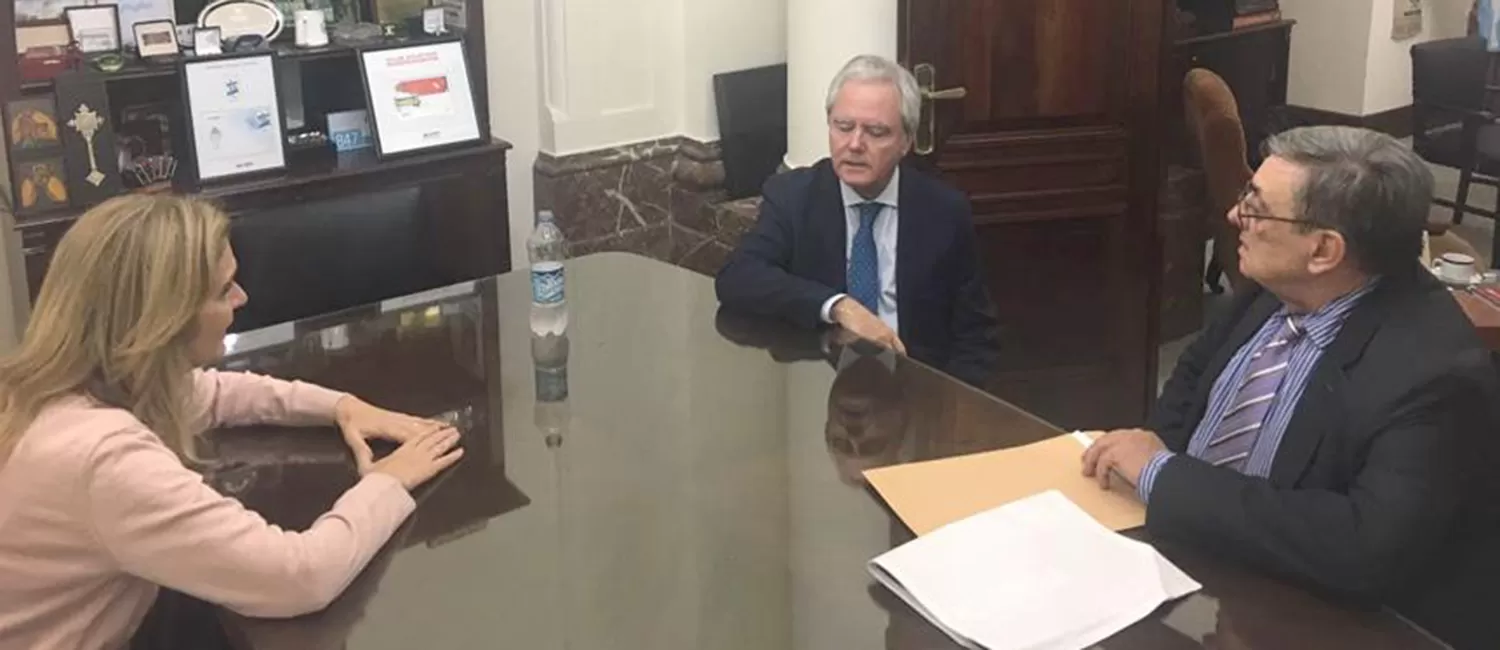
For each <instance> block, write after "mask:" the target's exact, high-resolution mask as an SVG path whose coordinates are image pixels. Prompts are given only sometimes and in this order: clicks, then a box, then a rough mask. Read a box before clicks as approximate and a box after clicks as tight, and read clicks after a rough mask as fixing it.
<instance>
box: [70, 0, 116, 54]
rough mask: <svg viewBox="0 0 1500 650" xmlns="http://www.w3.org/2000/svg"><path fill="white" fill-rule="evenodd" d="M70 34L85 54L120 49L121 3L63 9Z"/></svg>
mask: <svg viewBox="0 0 1500 650" xmlns="http://www.w3.org/2000/svg"><path fill="white" fill-rule="evenodd" d="M63 17H64V18H66V19H67V21H68V35H69V36H70V37H71V38H72V39H73V42H74V43H77V44H78V51H79V52H83V53H84V54H100V53H103V52H119V51H120V7H119V5H93V6H88V7H68V8H67V9H64V10H63Z"/></svg>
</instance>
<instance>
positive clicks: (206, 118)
mask: <svg viewBox="0 0 1500 650" xmlns="http://www.w3.org/2000/svg"><path fill="white" fill-rule="evenodd" d="M200 33H201V30H200ZM178 72H179V74H178V76H179V77H180V79H181V81H182V97H183V103H184V106H185V108H186V116H187V119H186V120H185V122H186V125H187V150H186V151H185V152H184V153H185V154H186V157H187V158H190V159H191V160H192V164H191V165H190V166H188V167H187V169H188V170H189V172H190V173H189V174H188V175H186V176H187V178H188V179H190V180H191V181H192V182H194V183H198V184H201V183H207V182H219V181H225V180H229V179H234V178H240V177H245V176H253V175H261V174H267V173H272V172H276V171H281V170H284V169H286V167H287V156H286V128H285V120H284V118H283V117H282V107H281V97H280V94H279V93H278V90H277V89H278V83H279V81H280V79H279V76H278V75H279V73H278V71H277V69H276V55H275V53H274V52H272V51H269V50H261V51H255V52H245V53H234V54H220V55H214V56H206V57H205V56H199V57H194V58H191V59H183V60H182V62H181V63H180V64H179V71H178ZM180 176H181V175H180Z"/></svg>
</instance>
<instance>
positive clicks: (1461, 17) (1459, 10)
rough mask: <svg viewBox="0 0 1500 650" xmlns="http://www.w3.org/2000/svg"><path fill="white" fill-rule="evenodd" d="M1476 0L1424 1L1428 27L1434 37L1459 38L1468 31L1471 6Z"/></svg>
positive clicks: (1423, 5)
mask: <svg viewBox="0 0 1500 650" xmlns="http://www.w3.org/2000/svg"><path fill="white" fill-rule="evenodd" d="M1473 6H1474V0H1426V1H1425V2H1423V3H1422V7H1423V11H1424V12H1426V14H1427V25H1428V29H1429V30H1431V32H1432V37H1433V38H1458V37H1460V36H1463V35H1465V34H1467V33H1468V30H1469V8H1470V7H1473Z"/></svg>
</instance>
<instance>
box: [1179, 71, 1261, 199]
mask: <svg viewBox="0 0 1500 650" xmlns="http://www.w3.org/2000/svg"><path fill="white" fill-rule="evenodd" d="M1182 83H1183V88H1182V98H1183V114H1184V116H1185V117H1186V118H1187V120H1186V121H1187V126H1188V130H1189V131H1190V132H1191V134H1192V136H1193V141H1194V142H1196V143H1197V145H1198V156H1199V160H1200V161H1201V162H1202V164H1203V173H1204V176H1206V177H1207V180H1208V198H1209V202H1210V206H1211V208H1212V209H1213V215H1214V216H1222V215H1224V214H1225V213H1227V212H1229V208H1231V207H1233V206H1234V204H1235V201H1237V200H1238V199H1239V196H1240V191H1241V190H1243V189H1244V188H1245V184H1246V183H1248V182H1250V177H1251V176H1252V175H1253V174H1254V172H1253V171H1252V170H1251V169H1250V165H1249V163H1248V162H1247V160H1248V158H1247V156H1246V155H1245V154H1246V151H1245V127H1244V124H1243V123H1242V122H1241V121H1240V109H1239V104H1238V103H1237V102H1235V100H1234V92H1233V91H1231V90H1230V89H1229V84H1228V83H1225V81H1224V78H1223V77H1220V76H1219V75H1217V74H1214V73H1213V72H1212V71H1210V70H1206V69H1203V68H1194V69H1192V70H1189V71H1188V73H1187V76H1186V77H1185V78H1184V79H1183V82H1182Z"/></svg>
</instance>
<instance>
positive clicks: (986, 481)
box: [864, 434, 1146, 535]
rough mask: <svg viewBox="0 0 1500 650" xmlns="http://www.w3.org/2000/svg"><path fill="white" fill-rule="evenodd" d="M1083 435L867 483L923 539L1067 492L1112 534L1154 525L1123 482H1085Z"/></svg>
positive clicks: (883, 474) (882, 473) (871, 474)
mask: <svg viewBox="0 0 1500 650" xmlns="http://www.w3.org/2000/svg"><path fill="white" fill-rule="evenodd" d="M1082 436H1083V434H1064V435H1060V436H1057V437H1054V438H1049V439H1047V440H1043V441H1041V442H1036V443H1032V444H1029V445H1025V446H1022V447H1012V448H1010V449H1001V450H998V451H988V452H983V453H978V454H970V455H967V456H955V457H953V458H944V459H940V460H930V461H923V462H919V463H908V464H905V465H895V466H892V467H882V468H878V469H872V470H867V471H865V473H864V474H865V478H866V479H867V480H869V482H870V485H871V486H872V487H874V488H875V491H877V492H879V493H880V496H881V497H882V498H884V499H885V502H886V503H887V504H889V505H890V507H891V509H892V510H894V511H895V512H896V515H897V516H899V517H901V521H902V522H905V523H906V525H907V527H909V528H911V530H912V532H914V533H916V534H917V535H926V534H927V533H929V532H931V531H933V530H936V529H938V528H940V527H942V526H943V525H945V524H949V523H952V522H955V521H958V520H960V519H963V518H965V517H969V516H970V515H974V514H978V513H981V512H984V511H986V510H989V509H991V508H995V507H997V506H1001V505H1005V504H1007V503H1010V502H1012V501H1016V500H1019V499H1024V498H1026V497H1029V496H1032V495H1036V494H1041V493H1043V492H1046V491H1048V490H1057V491H1059V492H1062V493H1063V496H1066V497H1067V498H1068V499H1069V500H1071V501H1072V502H1073V503H1075V504H1077V505H1078V507H1080V508H1082V509H1083V511H1084V512H1087V513H1088V514H1089V515H1090V516H1092V517H1093V518H1094V519H1096V520H1098V521H1099V523H1101V524H1103V525H1104V526H1105V527H1107V528H1109V529H1110V530H1115V531H1121V530H1126V529H1130V528H1137V527H1139V526H1141V525H1144V524H1145V523H1146V506H1144V505H1142V504H1141V502H1140V500H1139V499H1138V498H1136V496H1135V489H1134V488H1133V487H1131V486H1130V485H1129V484H1128V483H1126V482H1125V481H1124V480H1123V479H1121V478H1120V477H1119V476H1113V477H1111V480H1110V486H1111V488H1110V489H1108V490H1104V489H1100V487H1099V483H1098V482H1097V481H1096V480H1094V479H1092V478H1089V477H1086V476H1084V475H1083V471H1082V467H1083V463H1082V460H1081V459H1082V458H1083V450H1084V445H1083V443H1082V442H1081V440H1080V438H1081V437H1082Z"/></svg>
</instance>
